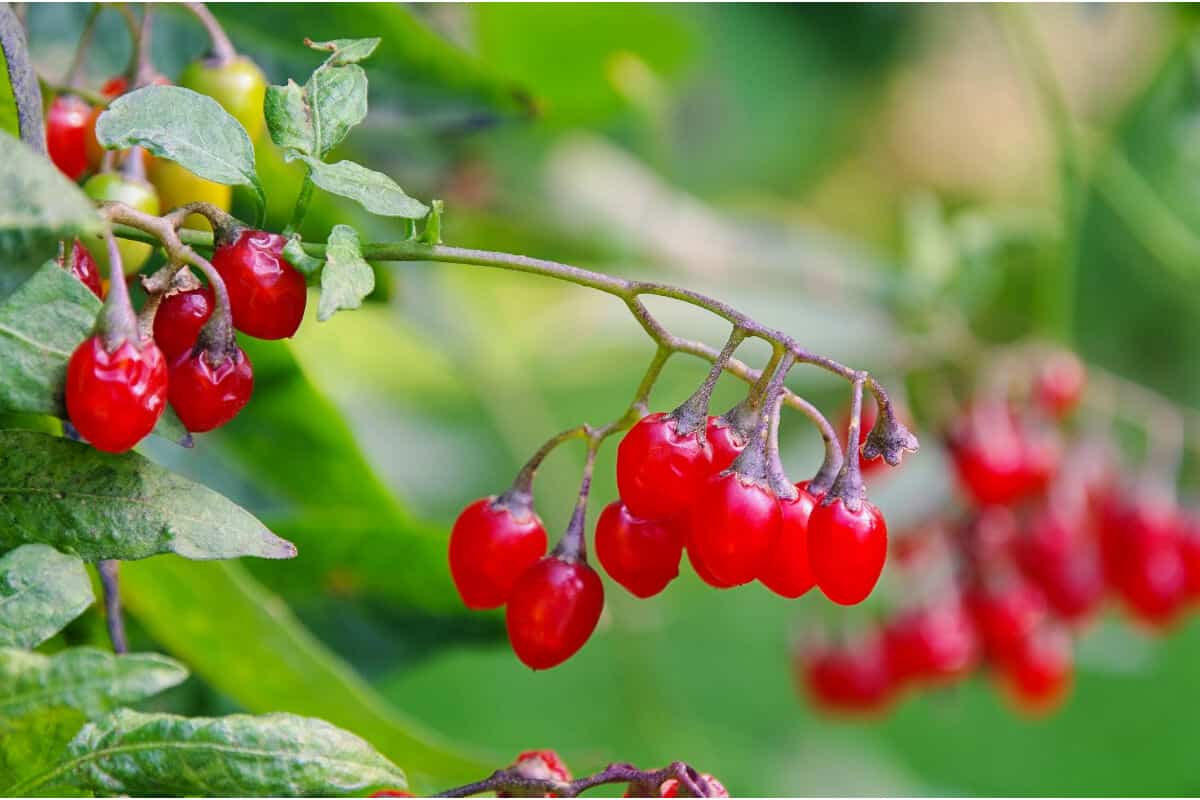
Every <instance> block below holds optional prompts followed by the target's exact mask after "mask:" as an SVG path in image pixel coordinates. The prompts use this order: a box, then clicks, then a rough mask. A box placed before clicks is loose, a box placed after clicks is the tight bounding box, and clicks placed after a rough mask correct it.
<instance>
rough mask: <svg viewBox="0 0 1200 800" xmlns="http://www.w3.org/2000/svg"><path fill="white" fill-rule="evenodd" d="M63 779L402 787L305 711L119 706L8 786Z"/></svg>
mask: <svg viewBox="0 0 1200 800" xmlns="http://www.w3.org/2000/svg"><path fill="white" fill-rule="evenodd" d="M48 783H67V784H69V785H73V786H76V787H78V788H81V789H86V790H88V791H92V792H96V793H100V794H129V795H158V796H162V795H206V796H227V797H228V796H234V797H237V796H255V795H271V796H290V797H313V796H342V795H349V794H361V793H363V792H367V791H370V790H371V789H373V788H377V787H384V786H386V787H399V788H403V787H405V786H407V783H406V780H405V777H404V772H403V770H401V769H400V768H399V767H397V766H396V765H395V764H393V763H391V762H390V761H388V760H387V759H386V758H384V757H383V756H381V755H380V754H379V753H377V752H376V751H375V750H374V749H373V748H372V747H371V746H370V745H369V744H367V743H366V742H365V741H363V740H362V739H360V738H358V737H357V736H355V735H353V734H351V733H347V732H346V731H343V730H341V729H340V728H336V727H334V726H333V725H330V724H329V723H328V722H323V721H321V720H318V719H312V718H311V717H298V716H295V715H293V714H267V715H265V716H261V717H254V716H249V715H245V714H234V715H231V716H227V717H215V718H208V717H190V718H189V717H179V716H175V715H172V714H143V713H139V712H137V711H130V710H128V709H121V710H119V711H115V712H113V713H112V714H109V715H107V716H105V717H103V718H101V719H98V720H96V721H95V722H89V723H88V724H86V725H84V726H83V728H82V729H81V730H80V731H79V733H78V734H77V735H76V736H75V738H74V739H72V740H71V742H70V744H69V745H67V755H66V758H65V759H64V761H63V763H61V764H59V765H58V766H57V767H55V768H54V769H52V770H48V771H43V772H42V773H40V774H39V775H35V776H31V777H29V778H26V779H25V780H24V781H22V782H21V783H20V784H18V785H16V786H13V787H10V789H9V791H10V792H12V793H14V794H17V793H21V792H29V791H36V790H38V789H39V787H41V786H42V785H44V784H48Z"/></svg>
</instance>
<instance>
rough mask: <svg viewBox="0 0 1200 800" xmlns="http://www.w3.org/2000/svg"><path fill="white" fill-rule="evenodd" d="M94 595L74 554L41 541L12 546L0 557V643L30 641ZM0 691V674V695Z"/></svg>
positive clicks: (0, 688) (49, 632) (56, 627)
mask: <svg viewBox="0 0 1200 800" xmlns="http://www.w3.org/2000/svg"><path fill="white" fill-rule="evenodd" d="M94 600H95V595H93V594H92V582H91V579H89V578H88V574H87V570H86V569H84V566H83V562H82V561H80V560H79V558H78V557H76V556H69V555H65V554H63V553H60V552H58V551H57V550H55V549H54V548H53V547H48V546H47V545H44V544H27V545H24V546H22V547H18V548H17V549H15V550H13V551H12V552H10V553H8V554H7V555H5V556H4V557H3V558H0V647H24V648H28V647H36V646H37V645H39V644H41V643H42V642H44V641H46V640H47V639H49V638H50V637H51V636H53V635H54V634H56V633H58V632H59V631H60V630H62V629H63V627H64V626H66V624H67V623H68V622H70V621H71V620H73V619H75V618H76V617H78V616H79V615H80V614H82V613H83V611H84V609H86V608H87V607H88V606H90V605H91V604H92V602H93V601H94ZM0 673H2V670H0ZM4 691H5V684H4V682H3V680H0V696H3V694H4ZM0 716H3V713H2V701H0Z"/></svg>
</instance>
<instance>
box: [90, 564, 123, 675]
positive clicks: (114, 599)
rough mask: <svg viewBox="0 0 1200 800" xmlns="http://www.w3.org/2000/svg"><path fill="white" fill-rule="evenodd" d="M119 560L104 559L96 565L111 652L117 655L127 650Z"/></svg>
mask: <svg viewBox="0 0 1200 800" xmlns="http://www.w3.org/2000/svg"><path fill="white" fill-rule="evenodd" d="M120 568H121V562H120V561H116V560H114V559H105V560H103V561H101V562H100V563H99V564H97V565H96V569H97V570H98V571H99V573H100V583H101V584H102V585H103V586H104V621H105V623H106V624H107V625H108V638H109V639H111V640H112V646H113V652H114V653H116V654H117V655H121V654H123V653H128V652H129V640H128V639H127V638H126V637H125V615H124V614H123V613H122V611H121V579H120V575H119V570H120Z"/></svg>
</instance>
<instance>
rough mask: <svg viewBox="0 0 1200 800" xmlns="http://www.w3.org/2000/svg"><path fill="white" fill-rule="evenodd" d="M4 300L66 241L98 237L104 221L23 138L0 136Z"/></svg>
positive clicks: (0, 255) (0, 273)
mask: <svg viewBox="0 0 1200 800" xmlns="http://www.w3.org/2000/svg"><path fill="white" fill-rule="evenodd" d="M0 154H2V155H0V297H3V296H5V295H7V294H8V293H9V292H11V291H12V290H13V289H15V288H16V287H17V286H19V285H20V284H21V283H22V282H23V281H24V280H25V279H26V278H28V277H29V275H30V274H31V273H32V272H33V271H34V270H35V269H36V268H37V267H38V265H40V264H42V263H43V262H44V261H45V260H46V259H47V258H50V257H52V256H53V255H54V253H55V252H56V250H57V245H58V242H59V240H61V239H70V238H72V237H75V236H82V235H86V234H92V233H96V232H98V231H99V230H100V217H99V215H98V214H97V213H96V209H95V208H94V207H93V206H92V203H91V201H90V200H88V198H87V197H86V196H85V195H84V194H83V192H81V191H80V190H79V187H78V186H76V185H75V184H74V183H72V182H71V181H70V180H68V179H67V178H66V176H64V175H63V174H62V173H61V172H59V171H58V169H57V168H56V167H55V166H54V165H53V164H51V163H50V162H49V161H48V160H47V159H45V158H42V157H41V156H39V155H37V154H36V153H34V152H33V151H32V150H30V149H29V147H28V146H27V145H26V144H25V143H23V142H22V141H21V140H20V139H17V138H15V137H13V136H10V135H9V134H7V133H5V132H3V131H0Z"/></svg>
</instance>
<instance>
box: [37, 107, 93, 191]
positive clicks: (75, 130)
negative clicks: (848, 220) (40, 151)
mask: <svg viewBox="0 0 1200 800" xmlns="http://www.w3.org/2000/svg"><path fill="white" fill-rule="evenodd" d="M91 116H92V107H91V105H90V104H88V103H87V102H86V101H85V100H81V99H80V98H79V97H76V96H75V95H73V94H60V95H58V96H57V97H55V98H54V101H53V102H51V103H50V108H49V110H48V111H47V112H46V150H47V152H48V154H49V156H50V160H51V161H53V162H54V166H56V167H58V168H59V170H60V171H61V172H62V173H63V174H64V175H66V176H67V177H68V178H70V179H71V180H73V181H77V180H79V179H80V178H82V177H83V176H84V174H85V173H86V172H87V171H88V157H87V137H88V121H89V120H90V119H91Z"/></svg>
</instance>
